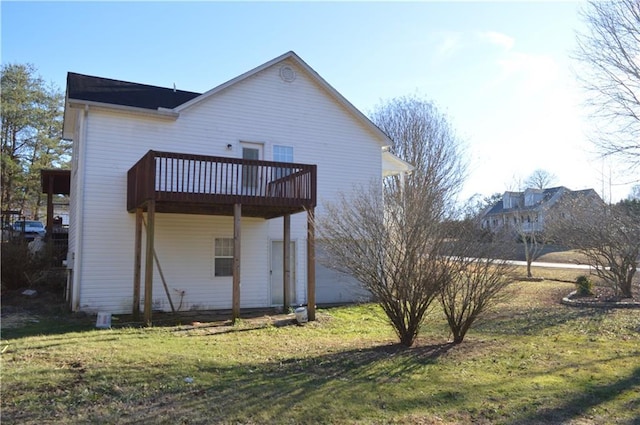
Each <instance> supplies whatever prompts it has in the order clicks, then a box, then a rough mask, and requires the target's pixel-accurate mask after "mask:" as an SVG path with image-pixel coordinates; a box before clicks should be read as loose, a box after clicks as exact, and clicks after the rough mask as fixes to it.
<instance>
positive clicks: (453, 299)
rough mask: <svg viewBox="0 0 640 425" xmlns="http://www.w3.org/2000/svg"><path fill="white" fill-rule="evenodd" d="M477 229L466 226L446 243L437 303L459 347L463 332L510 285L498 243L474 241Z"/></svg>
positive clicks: (507, 268)
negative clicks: (444, 271) (442, 282)
mask: <svg viewBox="0 0 640 425" xmlns="http://www.w3.org/2000/svg"><path fill="white" fill-rule="evenodd" d="M478 228H479V227H478V226H474V225H473V223H469V226H468V227H466V228H461V229H460V230H461V231H460V233H459V234H458V235H457V237H456V239H455V240H452V241H449V244H450V247H449V250H450V252H449V255H448V256H447V257H446V269H447V271H448V274H449V278H448V279H447V280H446V284H445V285H443V286H442V287H441V289H440V303H441V304H442V308H443V310H444V314H445V316H446V318H447V323H448V324H449V329H450V330H451V334H452V336H453V342H454V343H455V344H459V343H461V342H462V341H463V340H464V337H465V335H466V334H467V331H468V330H469V329H470V328H471V326H472V325H473V324H474V323H475V322H476V321H477V320H478V318H480V317H481V316H482V314H483V313H485V312H486V311H487V309H488V308H489V307H491V306H492V305H493V304H494V303H495V302H496V301H498V300H499V299H500V296H501V294H502V293H503V290H504V289H505V288H506V287H507V286H508V285H509V284H510V283H511V282H513V276H512V271H513V267H512V266H511V265H510V264H509V263H508V261H507V260H504V259H500V258H505V255H504V252H501V251H502V250H503V249H504V247H505V245H504V244H502V243H487V242H485V241H483V240H482V239H480V238H478V237H477V233H478V231H477V229H478Z"/></svg>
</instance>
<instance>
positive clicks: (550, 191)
mask: <svg viewBox="0 0 640 425" xmlns="http://www.w3.org/2000/svg"><path fill="white" fill-rule="evenodd" d="M560 189H563V187H562V186H558V187H551V188H547V189H543V190H542V200H541V201H538V202H536V203H535V204H534V205H530V206H526V207H525V206H524V205H522V206H520V207H518V208H504V205H503V202H502V201H503V199H504V196H503V197H502V198H500V200H499V201H498V202H496V203H495V204H494V205H493V206H492V207H491V209H490V210H489V211H487V212H486V213H485V215H492V214H501V213H503V212H505V211H512V210H522V211H527V210H535V209H536V208H538V207H539V206H540V205H542V204H544V203H546V202H548V201H549V200H550V199H551V198H552V197H553V195H555V194H556V193H557V192H558V191H559V190H560ZM569 192H572V191H569ZM512 194H514V195H518V196H524V192H512Z"/></svg>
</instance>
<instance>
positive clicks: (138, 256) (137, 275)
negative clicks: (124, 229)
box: [131, 208, 142, 321]
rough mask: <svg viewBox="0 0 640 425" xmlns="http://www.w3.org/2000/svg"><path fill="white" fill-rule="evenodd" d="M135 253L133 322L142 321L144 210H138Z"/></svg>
mask: <svg viewBox="0 0 640 425" xmlns="http://www.w3.org/2000/svg"><path fill="white" fill-rule="evenodd" d="M134 249H135V252H134V257H133V310H132V312H131V314H133V320H136V321H137V320H140V279H141V267H142V208H136V230H135V248H134Z"/></svg>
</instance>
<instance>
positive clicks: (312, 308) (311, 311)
mask: <svg viewBox="0 0 640 425" xmlns="http://www.w3.org/2000/svg"><path fill="white" fill-rule="evenodd" d="M307 317H308V319H309V321H314V320H316V231H315V213H314V208H313V207H311V208H309V209H308V210H307Z"/></svg>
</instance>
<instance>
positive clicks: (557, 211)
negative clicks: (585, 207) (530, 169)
mask: <svg viewBox="0 0 640 425" xmlns="http://www.w3.org/2000/svg"><path fill="white" fill-rule="evenodd" d="M568 200H580V201H581V204H583V203H584V201H587V202H592V203H593V204H594V205H603V204H604V202H603V201H602V199H601V198H600V196H599V195H598V194H597V193H596V192H595V190H593V189H585V190H570V189H567V188H566V187H564V186H559V187H553V188H549V189H533V188H530V189H526V190H525V191H524V192H505V193H504V194H503V195H502V199H501V200H500V201H498V202H497V203H496V204H494V205H492V206H490V207H488V208H487V209H486V210H485V211H484V213H483V215H482V221H481V223H482V228H483V229H486V230H490V231H491V232H493V233H496V232H498V231H502V230H507V229H509V228H512V229H514V230H515V229H517V230H518V231H519V232H523V233H527V234H530V233H542V232H544V230H545V227H546V226H548V225H549V222H550V220H552V217H554V216H556V217H563V216H565V215H566V214H570V211H569V210H568V209H569V208H570V205H571V203H570V202H566V201H568Z"/></svg>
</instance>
